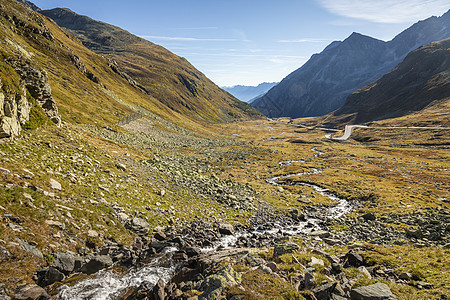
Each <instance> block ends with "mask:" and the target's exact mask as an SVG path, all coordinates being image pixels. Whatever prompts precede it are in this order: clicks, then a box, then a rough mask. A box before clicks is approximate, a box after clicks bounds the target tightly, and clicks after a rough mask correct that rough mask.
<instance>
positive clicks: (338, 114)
mask: <svg viewBox="0 0 450 300" xmlns="http://www.w3.org/2000/svg"><path fill="white" fill-rule="evenodd" d="M444 101H446V102H450V39H446V40H443V41H440V42H435V43H431V44H429V45H427V46H423V47H421V48H419V49H417V50H415V51H412V52H411V53H410V54H408V56H406V58H405V60H403V62H401V63H400V64H399V65H398V66H397V67H396V68H395V69H394V70H393V71H392V72H390V73H388V74H386V75H384V76H383V77H382V78H381V79H379V80H378V81H376V82H374V83H372V84H370V85H368V86H365V87H364V88H362V89H360V90H358V91H356V92H354V93H352V94H351V95H350V96H348V98H347V101H346V102H345V104H344V106H342V107H341V108H340V109H338V110H337V111H335V112H334V113H332V114H330V116H329V117H328V118H327V120H326V122H325V123H327V124H329V125H336V124H338V123H342V121H343V122H344V123H347V124H348V123H363V122H368V121H374V120H380V119H387V118H393V117H399V116H403V115H405V114H408V113H411V112H414V111H419V110H422V109H423V108H425V107H428V108H429V107H430V106H434V109H435V110H434V111H435V113H436V114H442V113H445V112H439V110H440V109H439V108H443V109H445V110H447V114H448V113H450V112H449V111H448V106H447V105H443V102H444ZM441 110H442V109H441ZM438 112H439V113H438ZM417 121H419V120H417Z"/></svg>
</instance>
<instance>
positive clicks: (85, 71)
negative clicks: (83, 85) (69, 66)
mask: <svg viewBox="0 0 450 300" xmlns="http://www.w3.org/2000/svg"><path fill="white" fill-rule="evenodd" d="M70 60H71V61H72V63H73V64H74V65H75V67H77V69H78V70H80V72H81V73H83V75H85V76H86V77H87V78H88V79H89V80H91V81H92V82H95V83H97V84H100V85H101V86H103V84H102V83H101V82H100V79H98V77H97V76H95V75H94V73H92V72H91V71H89V70H88V69H87V68H86V65H85V64H84V63H83V61H82V60H81V58H80V57H79V56H78V55H76V54H73V53H72V54H70Z"/></svg>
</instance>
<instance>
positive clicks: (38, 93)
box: [8, 59, 61, 126]
mask: <svg viewBox="0 0 450 300" xmlns="http://www.w3.org/2000/svg"><path fill="white" fill-rule="evenodd" d="M8 64H9V65H11V66H12V67H13V68H14V70H15V71H16V72H17V74H19V76H20V78H21V79H22V80H23V82H24V84H25V87H26V88H27V90H28V92H29V93H30V95H31V96H32V97H33V98H34V99H35V100H36V102H37V103H38V105H39V106H40V107H42V109H43V110H44V112H45V114H46V115H47V116H48V117H49V118H50V120H52V122H53V123H55V124H56V125H57V126H61V116H60V115H59V112H58V107H57V106H56V102H55V100H54V99H53V96H52V89H51V87H50V84H49V83H48V76H47V73H46V72H45V71H44V70H40V69H38V68H37V67H35V66H33V65H32V64H31V63H30V62H28V61H25V60H20V59H10V60H9V61H8Z"/></svg>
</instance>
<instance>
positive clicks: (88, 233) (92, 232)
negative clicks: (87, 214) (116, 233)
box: [87, 229, 99, 239]
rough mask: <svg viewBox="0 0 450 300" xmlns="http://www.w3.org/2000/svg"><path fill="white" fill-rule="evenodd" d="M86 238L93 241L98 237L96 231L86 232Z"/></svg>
mask: <svg viewBox="0 0 450 300" xmlns="http://www.w3.org/2000/svg"><path fill="white" fill-rule="evenodd" d="M87 236H88V237H90V238H93V239H95V238H98V237H99V233H98V232H97V231H95V230H92V229H90V230H88V232H87Z"/></svg>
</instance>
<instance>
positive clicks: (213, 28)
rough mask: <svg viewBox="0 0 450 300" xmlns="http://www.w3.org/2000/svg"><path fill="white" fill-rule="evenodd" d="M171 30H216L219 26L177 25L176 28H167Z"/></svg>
mask: <svg viewBox="0 0 450 300" xmlns="http://www.w3.org/2000/svg"><path fill="white" fill-rule="evenodd" d="M169 29H171V30H216V29H219V27H214V26H204V27H178V28H169Z"/></svg>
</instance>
